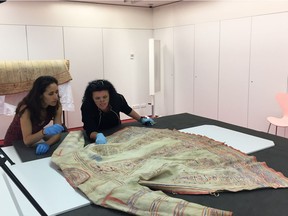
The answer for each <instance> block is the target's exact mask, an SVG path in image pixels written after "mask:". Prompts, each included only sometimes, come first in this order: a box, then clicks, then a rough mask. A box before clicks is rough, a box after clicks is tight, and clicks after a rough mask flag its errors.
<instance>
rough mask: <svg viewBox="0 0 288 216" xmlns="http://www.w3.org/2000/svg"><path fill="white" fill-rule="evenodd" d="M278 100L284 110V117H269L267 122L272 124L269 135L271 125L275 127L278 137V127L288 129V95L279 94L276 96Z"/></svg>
mask: <svg viewBox="0 0 288 216" xmlns="http://www.w3.org/2000/svg"><path fill="white" fill-rule="evenodd" d="M276 100H277V102H278V104H279V106H280V108H281V110H282V117H280V118H279V117H273V116H269V117H267V120H268V121H269V122H270V124H269V128H268V133H269V130H270V126H271V124H273V125H275V127H276V130H275V134H276V135H277V128H278V127H288V93H278V94H277V95H276Z"/></svg>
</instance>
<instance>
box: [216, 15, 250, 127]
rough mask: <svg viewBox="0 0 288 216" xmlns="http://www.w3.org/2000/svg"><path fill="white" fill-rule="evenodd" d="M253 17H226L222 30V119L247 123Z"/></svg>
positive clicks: (235, 122) (220, 83)
mask: <svg viewBox="0 0 288 216" xmlns="http://www.w3.org/2000/svg"><path fill="white" fill-rule="evenodd" d="M250 38H251V18H242V19H233V20H225V21H222V22H221V32H220V70H219V116H218V119H219V120H221V121H224V122H228V123H231V124H236V125H240V126H244V127H247V121H248V94H249V63H250Z"/></svg>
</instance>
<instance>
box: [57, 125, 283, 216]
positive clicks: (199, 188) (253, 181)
mask: <svg viewBox="0 0 288 216" xmlns="http://www.w3.org/2000/svg"><path fill="white" fill-rule="evenodd" d="M81 137H82V132H80V131H75V132H73V133H72V132H70V134H69V135H68V136H67V137H66V139H65V140H64V141H63V142H62V143H61V145H60V146H59V147H58V148H57V149H56V150H55V151H54V154H53V155H52V161H53V162H54V163H55V164H57V165H58V166H59V167H60V169H61V170H62V171H63V174H64V176H65V177H66V179H67V180H68V182H69V183H70V184H71V185H72V186H73V187H77V188H79V189H80V190H81V191H82V192H83V193H84V194H86V196H87V197H88V198H89V199H90V200H92V201H93V202H94V203H95V204H97V205H101V206H104V207H107V208H113V209H118V210H120V211H125V212H127V213H130V214H135V215H153V214H155V215H157V214H158V215H173V214H174V215H177V214H179V215H199V216H200V215H201V216H202V215H211V216H212V215H232V212H229V211H223V210H218V209H214V208H209V207H205V206H202V205H198V204H195V203H190V202H187V201H184V200H181V199H175V198H172V197H169V196H167V195H166V194H164V193H163V192H162V191H166V192H172V193H182V194H199V195H200V194H209V193H214V192H221V191H225V190H227V191H234V192H237V191H241V190H253V189H257V188H265V187H273V188H284V187H288V179H287V178H286V177H285V176H283V175H282V174H281V173H277V172H276V171H274V170H272V169H271V168H268V167H267V165H266V164H265V163H263V162H262V163H260V162H257V161H256V159H255V157H252V156H248V155H246V154H244V153H241V152H239V151H237V150H235V149H233V148H230V147H228V146H226V145H225V144H223V143H220V142H218V141H215V140H212V139H209V138H207V137H203V136H200V135H193V134H186V133H183V132H179V131H176V130H173V131H172V130H168V129H153V128H142V127H127V128H125V129H123V130H121V131H118V132H116V133H114V134H113V135H111V136H108V137H107V144H106V145H87V146H86V147H83V146H84V143H83V138H81ZM152 189H153V190H152ZM161 190H162V191H161Z"/></svg>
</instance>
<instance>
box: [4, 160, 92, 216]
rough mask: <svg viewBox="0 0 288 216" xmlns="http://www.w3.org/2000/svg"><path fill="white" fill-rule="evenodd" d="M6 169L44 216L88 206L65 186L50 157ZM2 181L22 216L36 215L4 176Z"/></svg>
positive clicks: (83, 198) (81, 197) (80, 196)
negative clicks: (28, 194) (4, 182)
mask: <svg viewBox="0 0 288 216" xmlns="http://www.w3.org/2000/svg"><path fill="white" fill-rule="evenodd" d="M10 169H11V171H12V172H13V173H14V175H15V176H16V177H17V178H18V179H19V181H20V182H21V183H22V184H23V186H24V187H25V188H26V189H27V190H28V191H29V193H30V194H31V195H32V197H33V198H34V199H35V200H36V201H37V203H38V204H39V205H40V206H41V208H42V209H43V210H44V211H45V212H46V214H47V215H57V214H60V213H64V212H67V211H71V210H73V209H77V208H80V207H83V206H87V205H89V204H90V203H91V202H90V201H89V200H88V199H87V198H86V197H85V196H84V195H83V194H81V193H80V192H79V191H77V190H75V189H74V188H72V186H70V185H69V183H68V182H67V181H66V179H65V178H64V177H63V176H62V175H61V173H60V172H59V171H57V168H56V166H55V165H54V164H53V163H52V162H51V158H50V157H48V158H43V159H39V160H34V161H29V162H26V163H21V164H16V165H13V166H11V167H10ZM5 179H6V184H7V187H8V188H10V193H11V196H15V197H16V200H17V204H18V205H19V206H20V208H21V211H22V213H23V215H27V216H34V215H35V216H36V215H37V216H38V215H40V214H39V213H38V211H37V210H36V209H35V208H34V207H33V206H32V204H31V203H30V202H29V201H28V199H26V197H25V196H24V195H23V194H22V192H21V191H20V190H19V189H18V188H17V186H16V185H15V184H14V183H13V182H12V180H11V179H10V178H9V177H8V176H7V175H5Z"/></svg>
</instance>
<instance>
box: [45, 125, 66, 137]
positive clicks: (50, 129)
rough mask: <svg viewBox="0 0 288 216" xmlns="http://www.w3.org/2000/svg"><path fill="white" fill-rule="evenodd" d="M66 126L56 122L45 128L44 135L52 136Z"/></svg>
mask: <svg viewBox="0 0 288 216" xmlns="http://www.w3.org/2000/svg"><path fill="white" fill-rule="evenodd" d="M63 130H64V127H63V126H62V125H60V124H54V125H51V126H48V127H46V128H45V129H44V135H48V136H52V135H56V134H59V133H61V132H62V131H63Z"/></svg>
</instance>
